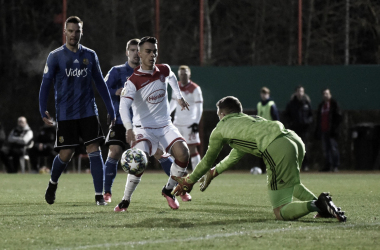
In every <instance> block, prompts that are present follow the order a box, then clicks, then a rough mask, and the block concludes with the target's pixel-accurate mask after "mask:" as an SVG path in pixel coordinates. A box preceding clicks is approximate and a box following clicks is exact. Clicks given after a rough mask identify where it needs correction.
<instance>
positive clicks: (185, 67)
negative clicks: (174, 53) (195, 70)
mask: <svg viewBox="0 0 380 250" xmlns="http://www.w3.org/2000/svg"><path fill="white" fill-rule="evenodd" d="M180 70H188V71H189V73H190V74H191V69H190V67H189V66H187V65H181V66H179V68H178V71H180Z"/></svg>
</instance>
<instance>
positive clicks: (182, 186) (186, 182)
mask: <svg viewBox="0 0 380 250" xmlns="http://www.w3.org/2000/svg"><path fill="white" fill-rule="evenodd" d="M170 177H171V178H172V179H173V180H175V181H176V182H178V185H177V186H176V187H175V189H173V191H172V194H173V195H176V196H179V195H185V194H186V193H190V192H191V190H192V189H193V186H194V184H195V183H196V181H195V182H194V181H192V180H190V178H189V175H187V176H185V177H177V176H173V175H172V176H170Z"/></svg>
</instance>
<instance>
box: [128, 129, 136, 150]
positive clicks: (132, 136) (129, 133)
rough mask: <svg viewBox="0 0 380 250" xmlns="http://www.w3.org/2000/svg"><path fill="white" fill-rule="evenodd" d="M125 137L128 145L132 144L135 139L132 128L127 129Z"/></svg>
mask: <svg viewBox="0 0 380 250" xmlns="http://www.w3.org/2000/svg"><path fill="white" fill-rule="evenodd" d="M126 139H127V142H128V144H129V145H131V146H132V145H133V143H134V142H135V141H136V134H135V132H134V131H133V129H128V130H127V134H126Z"/></svg>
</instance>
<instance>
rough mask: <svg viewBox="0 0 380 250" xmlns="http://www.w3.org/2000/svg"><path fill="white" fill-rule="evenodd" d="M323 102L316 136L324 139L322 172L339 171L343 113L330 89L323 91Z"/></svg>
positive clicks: (318, 116) (319, 108)
mask: <svg viewBox="0 0 380 250" xmlns="http://www.w3.org/2000/svg"><path fill="white" fill-rule="evenodd" d="M322 97H323V101H322V102H321V103H320V104H319V105H318V111H317V126H316V131H315V135H316V137H317V138H320V139H322V149H323V156H324V159H325V163H324V167H323V168H322V169H320V171H334V172H337V171H338V167H339V165H340V156H339V148H338V142H337V138H338V135H339V125H340V123H341V121H342V113H341V110H340V108H339V105H338V103H337V102H336V101H335V100H334V99H332V95H331V92H330V89H328V88H326V89H324V90H323V91H322Z"/></svg>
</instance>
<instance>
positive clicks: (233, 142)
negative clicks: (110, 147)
mask: <svg viewBox="0 0 380 250" xmlns="http://www.w3.org/2000/svg"><path fill="white" fill-rule="evenodd" d="M216 106H217V108H218V111H217V114H218V116H219V119H220V121H219V123H218V124H217V126H216V128H215V129H214V130H213V131H212V133H211V135H210V140H209V146H208V150H207V152H206V154H205V156H204V157H203V159H202V160H201V162H200V163H199V164H198V165H197V166H196V168H195V169H194V171H193V172H192V173H191V174H190V175H187V176H186V177H175V176H172V178H173V179H175V180H176V181H177V182H178V185H177V187H176V188H175V189H174V190H173V194H176V195H181V194H184V193H186V192H190V191H191V190H192V188H193V185H194V184H195V183H196V182H197V181H198V180H199V181H200V183H201V184H200V190H201V191H204V190H206V188H207V187H208V185H209V184H210V182H211V181H212V179H213V178H215V177H216V176H218V175H219V174H221V173H223V172H224V171H226V170H227V169H229V168H230V167H232V166H233V165H234V164H236V163H237V162H238V161H239V160H240V159H241V158H242V157H243V156H244V155H245V154H247V153H248V154H253V155H255V156H257V157H262V158H263V160H264V162H265V165H266V168H267V183H268V194H269V199H270V202H271V204H272V207H273V212H274V214H275V216H276V218H277V219H279V220H295V219H298V218H300V217H302V216H305V215H307V214H309V213H310V212H318V214H317V216H316V217H324V218H337V219H338V220H339V221H343V222H344V221H346V216H345V215H344V212H343V211H341V210H340V208H337V207H336V206H335V205H334V203H333V202H332V200H331V197H330V195H329V193H321V194H320V195H319V197H318V198H317V197H316V196H315V195H314V194H313V193H312V192H311V191H309V190H308V189H307V188H306V187H305V186H304V185H303V184H302V183H301V181H300V167H301V166H302V161H303V158H304V156H305V145H304V143H303V142H302V140H301V138H300V137H298V136H297V134H296V133H294V132H293V131H292V130H288V129H285V127H284V125H283V124H282V123H281V122H279V121H268V120H266V119H264V118H262V117H260V116H249V115H246V114H244V113H242V111H243V109H242V106H241V103H240V101H239V100H238V99H237V98H236V97H233V96H227V97H224V98H222V99H221V100H219V101H218V102H217V104H216ZM225 144H228V145H229V146H230V147H232V150H231V152H230V154H229V155H228V156H227V157H226V158H224V159H223V160H222V161H221V162H220V163H219V164H217V165H216V166H215V167H214V168H212V166H213V164H214V162H215V160H216V158H217V156H218V154H219V152H220V151H221V150H222V148H223V146H224V145H225ZM293 196H294V197H295V198H297V199H298V200H299V201H293Z"/></svg>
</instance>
